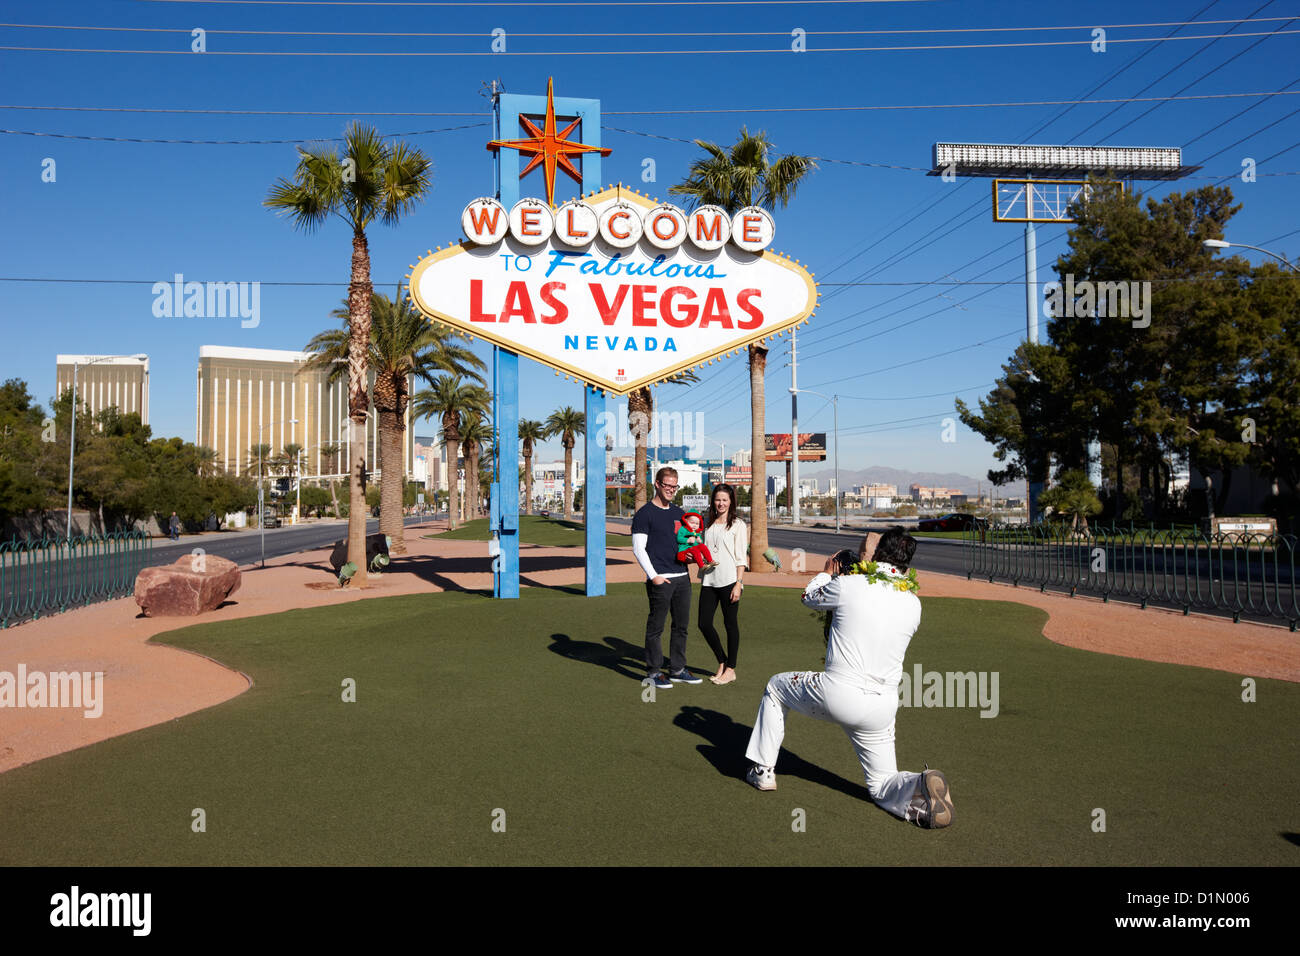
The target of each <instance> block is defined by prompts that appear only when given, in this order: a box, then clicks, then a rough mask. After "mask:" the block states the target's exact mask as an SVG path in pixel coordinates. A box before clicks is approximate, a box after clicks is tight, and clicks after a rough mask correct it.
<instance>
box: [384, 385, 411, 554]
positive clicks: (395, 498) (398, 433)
mask: <svg viewBox="0 0 1300 956" xmlns="http://www.w3.org/2000/svg"><path fill="white" fill-rule="evenodd" d="M405 431H406V429H405V428H404V427H403V426H402V416H401V415H399V414H397V412H395V411H393V410H392V409H387V410H385V411H381V412H380V413H379V454H380V468H381V469H382V470H383V471H382V474H381V475H380V477H379V530H380V531H381V532H382V533H383V534H386V535H388V537H389V539H390V540H391V541H392V544H391V545H389V548H388V550H389V553H391V554H406V539H405V537H404V536H403V528H404V525H403V524H402V499H403V494H402V492H403V490H404V489H403V484H404V481H403V479H404V472H405V471H406V469H405V467H403V466H404V465H405V462H404V461H403V460H402V458H403V455H402V451H403V446H404V445H405V444H406V443H405V442H404V441H403V440H402V439H403V435H404V433H405Z"/></svg>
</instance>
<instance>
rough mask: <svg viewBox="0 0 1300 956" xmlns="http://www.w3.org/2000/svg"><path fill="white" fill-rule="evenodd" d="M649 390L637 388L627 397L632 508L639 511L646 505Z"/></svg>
mask: <svg viewBox="0 0 1300 956" xmlns="http://www.w3.org/2000/svg"><path fill="white" fill-rule="evenodd" d="M651 401H652V398H651V395H650V389H648V388H638V389H637V390H636V391H634V392H632V394H630V395H629V396H628V397H627V412H628V414H627V419H628V428H629V430H630V431H631V432H632V441H633V449H634V450H633V452H632V470H633V474H634V476H635V482H634V484H633V486H632V489H633V490H632V507H633V508H634V509H636V510H638V511H639V510H640V509H641V508H643V507H644V506H645V503H646V483H645V469H646V459H647V458H648V457H649V454H648V453H647V448H646V446H647V443H648V441H649V435H650V412H649V408H650V403H651Z"/></svg>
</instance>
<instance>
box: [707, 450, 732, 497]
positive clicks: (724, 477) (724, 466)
mask: <svg viewBox="0 0 1300 956" xmlns="http://www.w3.org/2000/svg"><path fill="white" fill-rule="evenodd" d="M700 437H701V438H702V439H704V440H705V441H706V442H708V443H709V444H710V445H717V446H718V447H719V448H721V449H722V480H721V481H720V482H718V483H719V484H723V485H725V484H726V483H727V443H726V442H725V441H717V440H715V439H713V438H709V437H708V436H707V435H701V436H700ZM733 504H734V502H733Z"/></svg>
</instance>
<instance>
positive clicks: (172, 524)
mask: <svg viewBox="0 0 1300 956" xmlns="http://www.w3.org/2000/svg"><path fill="white" fill-rule="evenodd" d="M167 537H169V538H171V539H172V540H173V541H179V540H180V537H181V519H180V518H178V517H176V512H174V511H173V512H172V516H171V518H170V519H169V520H168V522H167Z"/></svg>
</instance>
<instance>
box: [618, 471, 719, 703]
mask: <svg viewBox="0 0 1300 956" xmlns="http://www.w3.org/2000/svg"><path fill="white" fill-rule="evenodd" d="M676 494H677V470H676V469H675V468H660V469H659V471H658V472H656V473H655V496H654V497H653V498H651V499H650V500H649V501H648V502H646V504H645V505H644V507H642V508H641V509H640V510H639V511H637V513H636V514H635V515H634V516H633V518H632V553H633V554H634V555H636V560H637V563H638V564H639V565H641V570H642V571H644V572H645V576H646V584H645V591H646V596H647V597H648V598H649V599H650V614H649V616H648V617H647V618H646V626H645V663H646V669H647V671H648V673H649V677H650V679H651V680H653V681H654V684H655V687H658V688H660V689H662V690H668V689H669V688H671V687H672V686H673V683H681V684H699V683H702V679H701V678H699V677H696V676H695V675H694V674H692V673H691V672H690V671H688V670H687V669H686V628H687V625H688V623H689V619H690V616H691V578H690V574H689V573H688V570H687V567H686V566H685V565H683V564H680V563H679V562H678V561H677V528H678V527H679V526H680V524H681V519H682V515H683V514H685V512H683V511H682V509H681V508H679V507H677V506H676V505H675V504H673V497H674V496H675V495H676ZM669 614H671V616H672V631H671V634H670V637H669V642H668V667H669V670H668V677H667V678H665V677H664V673H663V666H664V652H663V644H662V638H663V633H664V620H665V619H666V618H667V617H668V616H669Z"/></svg>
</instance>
